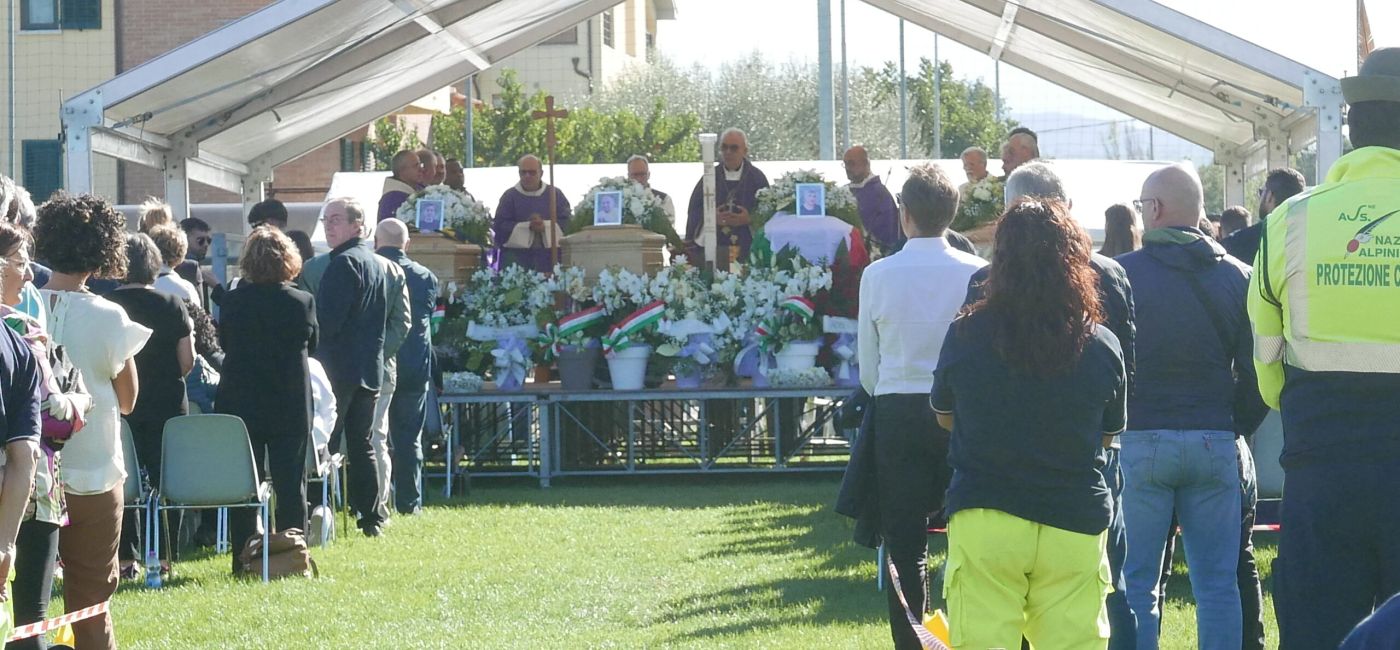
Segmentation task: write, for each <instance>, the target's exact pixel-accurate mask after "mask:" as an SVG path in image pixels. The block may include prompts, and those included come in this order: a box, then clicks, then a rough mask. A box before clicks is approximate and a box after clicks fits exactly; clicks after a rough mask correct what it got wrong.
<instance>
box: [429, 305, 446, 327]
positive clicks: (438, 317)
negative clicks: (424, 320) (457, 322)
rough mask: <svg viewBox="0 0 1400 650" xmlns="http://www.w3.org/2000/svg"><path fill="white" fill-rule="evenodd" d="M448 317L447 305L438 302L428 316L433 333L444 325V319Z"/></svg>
mask: <svg viewBox="0 0 1400 650" xmlns="http://www.w3.org/2000/svg"><path fill="white" fill-rule="evenodd" d="M446 318H447V307H446V306H445V305H443V304H442V303H440V302H439V303H438V304H437V305H435V306H434V307H433V313H432V315H431V316H429V317H428V325H429V329H430V330H431V331H432V333H433V334H437V332H438V328H440V327H442V321H443V320H444V319H446Z"/></svg>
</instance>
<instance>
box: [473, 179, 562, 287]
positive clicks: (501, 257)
mask: <svg viewBox="0 0 1400 650" xmlns="http://www.w3.org/2000/svg"><path fill="white" fill-rule="evenodd" d="M519 168H520V182H519V183H516V184H515V187H512V188H510V189H508V190H506V192H505V194H502V195H501V202H500V204H499V205H497V206H496V216H495V219H494V220H493V221H492V223H491V232H492V233H493V234H494V236H495V241H496V260H497V265H498V268H505V267H507V266H509V265H511V264H519V265H520V266H523V267H525V268H528V269H533V270H535V271H540V272H541V273H549V272H551V271H553V270H554V267H553V264H552V263H551V257H550V241H549V225H550V224H549V193H550V192H553V193H554V196H555V209H556V210H557V211H558V215H559V216H558V220H559V224H558V227H557V228H556V230H555V233H554V236H555V237H556V241H559V240H562V239H563V238H564V231H563V229H564V227H565V225H567V224H568V223H569V214H570V212H569V201H568V199H565V198H564V193H563V192H560V191H559V190H558V188H555V187H554V186H553V185H545V184H544V178H543V165H541V164H540V159H539V158H537V157H535V156H530V155H527V156H525V157H523V158H521V159H520V163H519Z"/></svg>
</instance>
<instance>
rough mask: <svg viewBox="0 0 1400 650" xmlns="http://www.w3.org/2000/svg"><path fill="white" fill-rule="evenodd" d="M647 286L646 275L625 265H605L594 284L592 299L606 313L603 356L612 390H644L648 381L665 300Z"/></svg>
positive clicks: (664, 309)
mask: <svg viewBox="0 0 1400 650" xmlns="http://www.w3.org/2000/svg"><path fill="white" fill-rule="evenodd" d="M648 286H649V280H648V278H647V277H646V276H643V275H638V274H636V273H632V272H631V271H628V270H626V269H618V270H613V269H603V270H602V272H600V273H599V275H598V281H597V283H596V284H595V285H594V286H593V302H594V304H595V305H596V306H600V307H602V308H603V310H604V312H605V313H606V314H607V323H608V328H607V333H606V334H604V335H603V341H602V342H603V357H604V358H605V359H607V361H608V370H609V373H610V374H611V376H612V387H613V390H641V388H642V387H643V386H644V385H645V383H646V374H647V361H648V360H649V359H650V358H651V354H652V351H653V350H654V349H655V346H656V341H657V334H656V325H657V323H659V322H661V317H662V316H663V315H664V314H665V311H666V303H664V302H662V301H660V300H654V299H652V298H651V295H650V293H649V289H648Z"/></svg>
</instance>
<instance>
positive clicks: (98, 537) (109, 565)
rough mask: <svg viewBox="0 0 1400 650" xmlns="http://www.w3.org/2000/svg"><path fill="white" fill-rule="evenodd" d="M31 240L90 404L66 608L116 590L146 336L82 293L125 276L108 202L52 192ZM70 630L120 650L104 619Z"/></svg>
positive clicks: (72, 487)
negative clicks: (128, 423) (130, 430)
mask: <svg viewBox="0 0 1400 650" xmlns="http://www.w3.org/2000/svg"><path fill="white" fill-rule="evenodd" d="M34 236H35V239H36V240H37V242H38V246H37V250H38V253H39V257H41V258H43V259H44V260H45V261H47V262H48V264H49V267H50V268H52V269H53V276H52V277H51V278H50V279H49V283H48V284H47V285H45V287H44V289H43V291H42V295H43V298H44V301H45V303H46V305H47V306H48V308H49V334H50V336H51V337H52V340H53V342H54V343H55V344H57V345H62V346H64V349H65V350H66V351H67V352H68V356H69V358H70V360H71V361H72V363H73V365H74V366H77V368H78V371H79V373H80V375H81V376H82V379H83V384H84V385H85V386H86V388H87V391H88V393H89V394H90V395H91V396H92V401H93V406H92V411H91V412H90V413H89V417H88V422H87V426H86V427H84V428H83V430H82V432H81V433H79V434H78V435H75V436H73V438H72V440H70V441H69V442H68V443H67V445H66V446H65V447H64V450H63V491H64V496H65V497H66V498H67V502H68V520H69V523H68V525H67V526H65V527H64V528H63V529H62V530H60V531H59V535H58V548H59V554H60V555H62V556H63V569H64V575H63V604H64V607H66V608H67V610H68V611H70V612H72V611H77V610H79V609H82V608H84V607H89V606H92V605H96V604H98V603H102V602H105V601H106V600H107V599H108V598H111V597H112V594H113V593H115V592H116V590H117V573H118V569H117V540H118V538H119V537H120V535H121V521H122V505H123V504H122V483H123V481H124V480H125V479H126V469H125V465H124V458H123V455H122V445H121V416H122V415H125V414H127V413H130V412H131V410H132V408H133V407H134V406H135V404H136V393H137V383H136V362H135V357H136V353H137V352H138V351H140V349H141V347H142V346H144V345H145V344H146V340H147V339H149V338H150V336H151V330H149V329H147V328H145V327H143V326H141V325H138V324H136V323H134V322H132V321H131V319H129V318H127V316H126V312H125V311H123V310H122V308H121V307H120V306H118V305H116V304H114V303H112V302H110V301H108V300H106V299H105V298H101V297H98V296H95V295H93V294H92V293H90V292H88V290H87V287H86V282H87V280H88V278H90V277H91V276H92V275H93V274H98V275H102V276H106V277H118V278H119V277H124V276H125V275H126V219H125V218H123V217H122V215H121V213H120V212H117V211H116V209H114V208H113V207H112V206H111V204H109V203H107V201H105V200H103V199H101V198H99V197H96V196H92V195H88V194H81V195H77V196H74V195H71V194H68V193H66V192H59V193H56V194H55V195H54V196H53V198H51V199H50V200H49V201H48V202H47V203H45V204H44V205H43V207H41V208H39V222H38V224H37V225H36V226H35V228H34ZM73 634H74V636H75V637H76V639H77V642H78V647H80V648H98V649H101V648H116V647H117V644H116V639H115V637H114V636H113V635H112V618H111V616H110V615H105V614H104V615H102V616H98V617H95V618H90V619H87V620H85V621H82V622H79V623H75V624H73Z"/></svg>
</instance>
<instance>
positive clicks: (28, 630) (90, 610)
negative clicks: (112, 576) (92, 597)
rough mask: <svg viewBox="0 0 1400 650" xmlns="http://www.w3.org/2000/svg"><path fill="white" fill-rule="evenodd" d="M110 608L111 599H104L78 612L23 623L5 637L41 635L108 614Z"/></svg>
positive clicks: (8, 640)
mask: <svg viewBox="0 0 1400 650" xmlns="http://www.w3.org/2000/svg"><path fill="white" fill-rule="evenodd" d="M110 608H111V601H103V602H100V603H98V604H96V605H93V606H92V607H84V608H82V609H80V610H78V611H76V612H69V613H67V614H64V615H63V616H57V617H54V618H51V619H49V620H47V621H39V622H38V623H30V624H28V625H21V626H19V627H17V628H15V629H14V631H13V632H10V636H7V637H5V642H6V643H9V642H10V641H18V640H20V639H28V638H29V637H33V636H39V635H40V634H43V633H45V632H48V631H50V630H56V629H58V628H60V627H63V626H65V625H72V624H74V623H77V622H78V621H85V620H87V619H90V618H92V617H94V616H101V615H103V614H106V613H107V610H108V609H110Z"/></svg>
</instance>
